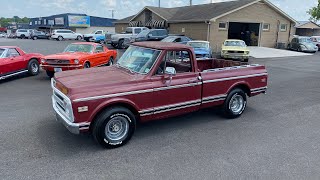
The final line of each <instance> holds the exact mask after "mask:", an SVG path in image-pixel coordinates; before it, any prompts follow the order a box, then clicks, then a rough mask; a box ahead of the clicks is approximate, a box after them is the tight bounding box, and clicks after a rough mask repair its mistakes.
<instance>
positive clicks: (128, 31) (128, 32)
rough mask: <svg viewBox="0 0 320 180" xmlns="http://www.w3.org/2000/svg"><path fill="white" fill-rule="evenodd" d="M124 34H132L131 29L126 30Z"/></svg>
mask: <svg viewBox="0 0 320 180" xmlns="http://www.w3.org/2000/svg"><path fill="white" fill-rule="evenodd" d="M124 33H126V34H132V28H127V29H126V31H125V32H124Z"/></svg>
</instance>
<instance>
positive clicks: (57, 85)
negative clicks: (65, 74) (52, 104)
mask: <svg viewBox="0 0 320 180" xmlns="http://www.w3.org/2000/svg"><path fill="white" fill-rule="evenodd" d="M56 88H57V89H59V91H61V92H62V93H63V94H65V95H67V94H68V93H69V89H68V88H66V87H65V86H64V85H63V84H61V83H60V82H56Z"/></svg>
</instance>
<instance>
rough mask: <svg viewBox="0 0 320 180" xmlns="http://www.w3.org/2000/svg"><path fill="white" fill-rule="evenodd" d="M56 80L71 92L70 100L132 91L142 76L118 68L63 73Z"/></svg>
mask: <svg viewBox="0 0 320 180" xmlns="http://www.w3.org/2000/svg"><path fill="white" fill-rule="evenodd" d="M55 79H56V80H57V81H59V82H60V83H62V84H63V85H64V86H65V87H67V88H68V90H69V96H70V98H71V99H72V98H85V97H89V96H101V95H105V94H111V93H120V92H126V91H130V90H131V89H132V88H135V87H134V86H133V85H132V84H133V83H135V82H136V81H137V80H140V79H141V75H139V74H132V73H130V72H128V71H127V70H125V69H122V68H121V67H117V66H109V67H99V68H90V69H81V70H74V71H63V72H59V73H57V74H55Z"/></svg>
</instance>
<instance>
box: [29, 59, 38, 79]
mask: <svg viewBox="0 0 320 180" xmlns="http://www.w3.org/2000/svg"><path fill="white" fill-rule="evenodd" d="M39 72H40V65H39V62H38V61H37V60H36V59H31V60H30V61H29V63H28V73H29V74H30V75H31V76H36V75H38V74H39Z"/></svg>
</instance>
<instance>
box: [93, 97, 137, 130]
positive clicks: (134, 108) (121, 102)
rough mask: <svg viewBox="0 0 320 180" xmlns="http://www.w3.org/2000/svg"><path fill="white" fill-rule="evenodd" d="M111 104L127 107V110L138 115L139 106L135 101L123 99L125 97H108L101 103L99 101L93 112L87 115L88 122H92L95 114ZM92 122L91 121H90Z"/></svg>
mask: <svg viewBox="0 0 320 180" xmlns="http://www.w3.org/2000/svg"><path fill="white" fill-rule="evenodd" d="M111 106H124V107H126V108H128V109H129V110H131V111H133V112H132V113H133V114H134V115H137V116H138V115H139V113H138V112H139V111H138V110H139V108H138V107H137V106H136V104H135V103H133V102H132V101H130V100H128V99H125V98H114V99H109V100H107V101H105V102H103V103H101V104H100V105H99V106H97V107H96V108H95V109H94V111H93V113H92V114H91V115H90V117H89V122H93V121H94V120H95V118H96V116H97V115H98V114H99V113H100V112H101V111H102V110H104V109H106V108H108V107H111ZM91 124H92V123H91Z"/></svg>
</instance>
